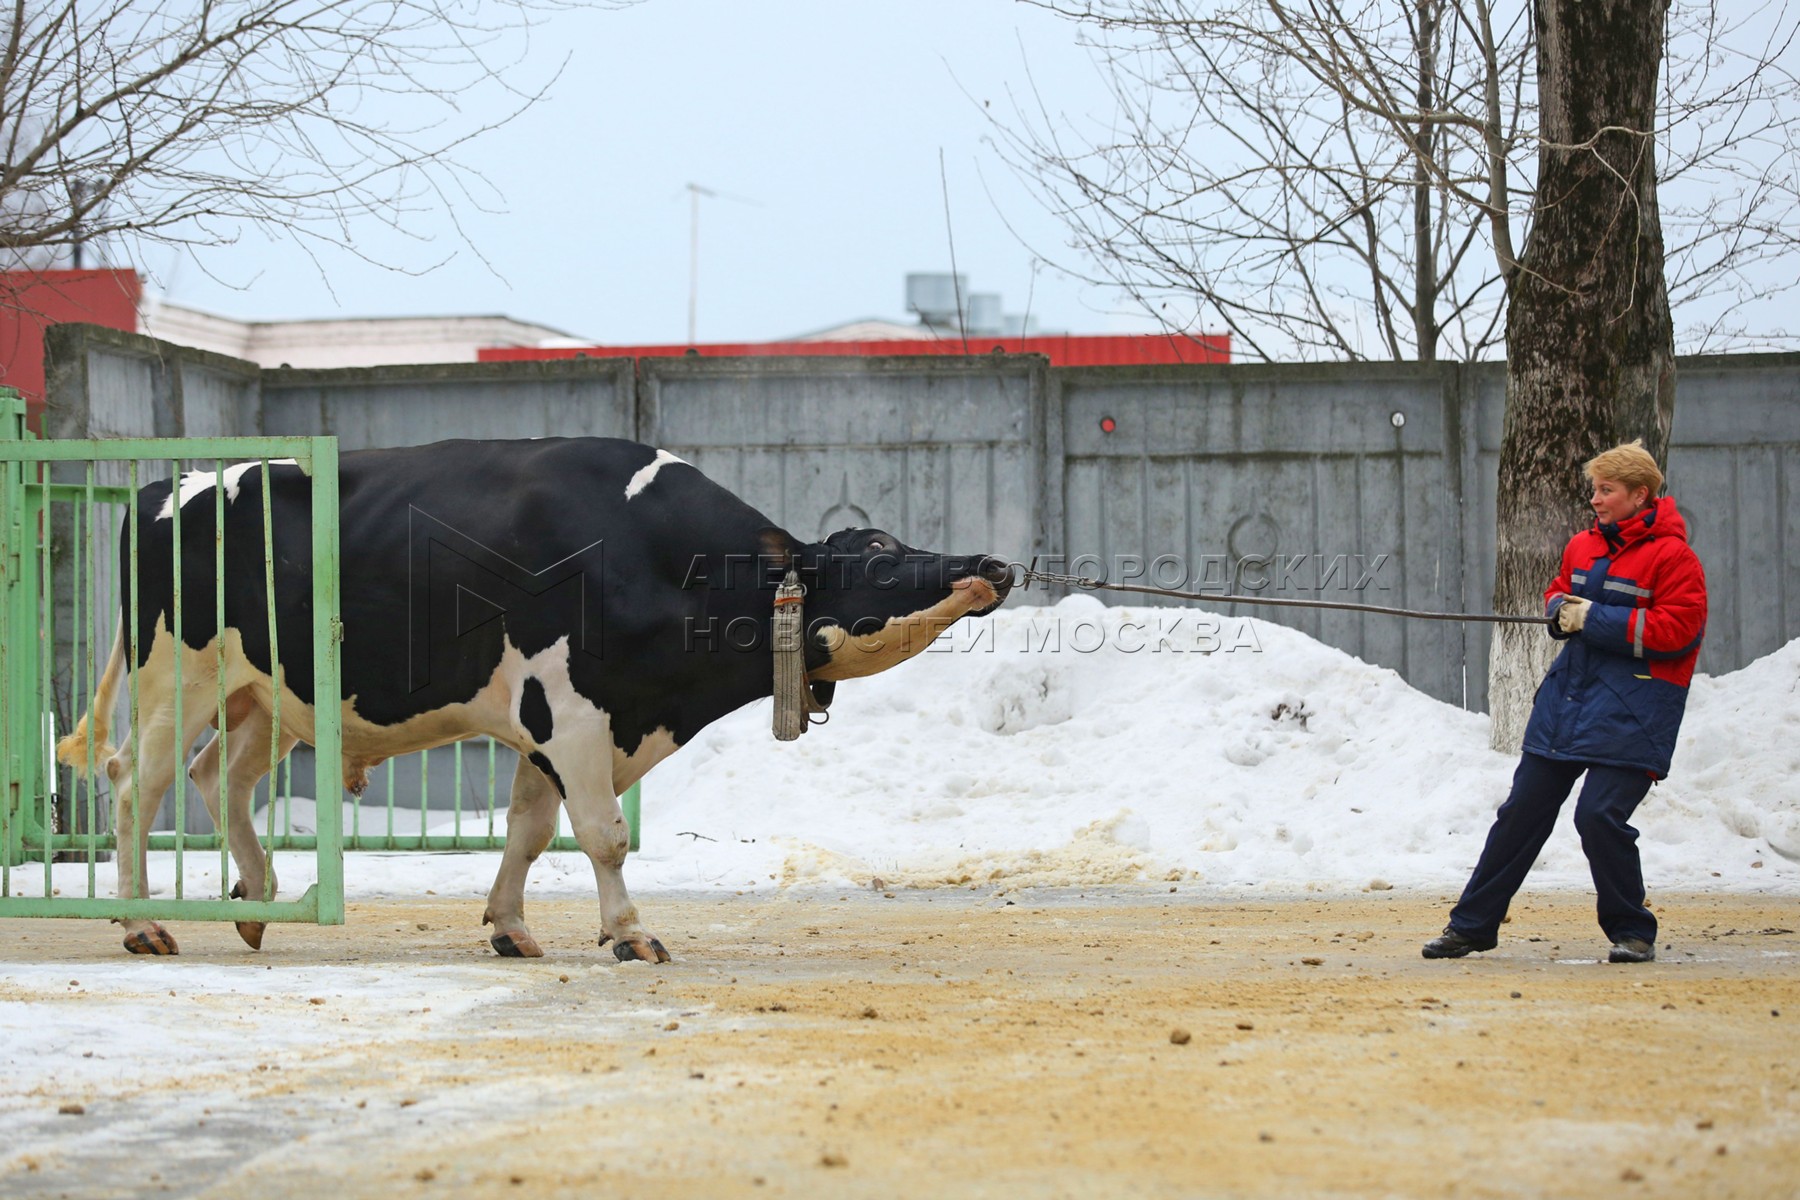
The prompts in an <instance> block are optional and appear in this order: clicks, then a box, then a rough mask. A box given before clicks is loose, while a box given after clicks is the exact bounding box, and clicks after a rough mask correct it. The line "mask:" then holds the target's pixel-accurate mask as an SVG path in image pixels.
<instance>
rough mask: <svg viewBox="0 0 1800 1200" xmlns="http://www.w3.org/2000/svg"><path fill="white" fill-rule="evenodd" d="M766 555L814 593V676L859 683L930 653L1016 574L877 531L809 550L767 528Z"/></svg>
mask: <svg viewBox="0 0 1800 1200" xmlns="http://www.w3.org/2000/svg"><path fill="white" fill-rule="evenodd" d="M763 549H764V552H765V555H766V556H767V560H768V561H772V562H773V563H774V564H775V565H776V566H777V567H778V568H785V567H787V566H791V567H793V568H794V569H795V570H796V571H797V572H798V574H799V576H800V581H801V582H802V583H803V584H805V585H806V630H807V644H806V667H807V677H808V678H809V679H812V680H814V681H816V682H821V683H824V682H831V681H835V680H839V679H855V678H858V677H860V676H863V675H873V674H875V673H876V672H877V671H885V670H887V669H888V668H889V667H891V666H893V665H894V664H895V663H899V662H903V661H905V660H906V659H908V658H911V657H912V656H913V655H915V654H917V653H919V652H920V651H921V650H924V649H925V647H926V646H928V645H930V644H931V642H932V639H934V638H936V637H937V636H938V634H940V633H942V632H943V631H944V630H946V629H948V628H949V627H950V626H951V625H952V624H953V623H955V622H956V621H957V619H959V618H961V617H966V616H976V617H980V616H986V615H987V614H988V613H990V612H992V611H994V609H996V608H998V607H1000V604H1001V602H1002V601H1004V600H1005V599H1006V594H1007V592H1008V591H1009V590H1011V588H1012V567H1011V566H1010V565H1009V564H1008V563H1006V562H1004V561H1003V560H1001V559H998V558H994V557H992V556H991V555H986V554H933V553H931V552H929V551H925V550H915V549H913V548H912V547H910V546H907V545H903V544H902V543H901V541H900V539H898V538H896V537H895V536H894V535H893V534H891V533H884V532H883V531H881V530H879V529H846V530H843V531H842V532H840V533H834V534H832V535H831V536H830V537H828V538H826V539H825V540H824V541H823V542H814V543H812V544H810V545H801V544H799V543H797V542H795V541H794V540H793V539H792V538H791V537H789V536H788V535H787V534H786V533H783V532H782V531H781V530H779V529H770V530H766V531H765V532H764V534H763Z"/></svg>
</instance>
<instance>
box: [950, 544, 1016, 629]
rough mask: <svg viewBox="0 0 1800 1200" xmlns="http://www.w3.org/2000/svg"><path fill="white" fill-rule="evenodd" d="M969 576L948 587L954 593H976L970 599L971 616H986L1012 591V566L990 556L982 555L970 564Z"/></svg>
mask: <svg viewBox="0 0 1800 1200" xmlns="http://www.w3.org/2000/svg"><path fill="white" fill-rule="evenodd" d="M971 566H972V571H971V573H970V574H968V575H965V576H963V577H962V578H961V579H958V580H956V581H955V582H954V583H952V584H951V585H950V586H951V588H952V589H953V590H955V591H964V590H967V591H971V592H974V593H976V594H975V595H974V596H973V597H971V599H972V600H973V602H974V603H973V605H972V607H971V608H970V613H971V615H973V616H978V617H980V616H986V615H987V614H988V613H990V612H992V611H993V610H994V609H996V608H998V607H1000V605H1001V603H1002V602H1003V601H1004V600H1005V599H1006V594H1007V593H1008V592H1010V591H1011V590H1012V585H1013V569H1012V564H1011V563H1008V562H1006V561H1004V560H1002V559H998V558H994V557H993V556H992V555H984V556H983V557H982V558H980V559H979V560H978V561H976V562H975V563H973V564H971Z"/></svg>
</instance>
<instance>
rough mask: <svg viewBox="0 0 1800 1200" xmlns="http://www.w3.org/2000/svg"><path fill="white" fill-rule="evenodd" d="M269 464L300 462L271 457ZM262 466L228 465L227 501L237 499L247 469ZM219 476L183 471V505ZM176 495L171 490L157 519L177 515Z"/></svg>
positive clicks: (252, 469) (184, 506) (226, 480)
mask: <svg viewBox="0 0 1800 1200" xmlns="http://www.w3.org/2000/svg"><path fill="white" fill-rule="evenodd" d="M269 465H270V466H271V467H292V466H297V465H298V464H296V463H295V462H294V460H293V459H291V458H271V459H270V460H269ZM261 468H262V463H261V462H260V461H259V462H247V463H233V464H232V465H231V466H229V467H226V468H225V472H224V474H225V499H226V500H227V501H231V500H236V499H237V497H238V482H239V481H240V480H242V479H243V477H244V472H245V471H255V470H260V469H261ZM218 478H219V473H218V472H217V471H185V472H183V473H182V476H181V489H180V496H181V507H183V508H186V507H187V502H188V501H189V500H192V499H193V498H194V497H195V496H198V495H199V494H200V493H202V492H206V491H210V490H211V489H212V486H213V484H214V483H215V482H216V481H217V480H218ZM175 496H176V493H175V492H173V491H171V492H170V493H169V498H168V499H166V500H164V501H163V506H162V508H161V509H160V510H159V511H158V512H157V514H156V519H157V520H159V521H168V520H171V519H173V518H174V516H175Z"/></svg>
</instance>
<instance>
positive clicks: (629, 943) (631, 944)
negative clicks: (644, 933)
mask: <svg viewBox="0 0 1800 1200" xmlns="http://www.w3.org/2000/svg"><path fill="white" fill-rule="evenodd" d="M606 942H607V938H606V937H605V935H602V936H601V938H600V944H601V945H602V946H604V945H606ZM613 957H614V958H616V959H618V960H619V961H620V962H630V961H632V960H633V959H637V960H638V961H640V962H647V963H666V962H671V961H673V960H671V959H670V958H669V952H668V951H667V950H664V949H663V944H662V943H661V942H659V941H657V940H656V939H655V938H653V937H637V938H626V939H625V940H624V941H621V942H619V943H618V944H617V945H615V946H614V947H613Z"/></svg>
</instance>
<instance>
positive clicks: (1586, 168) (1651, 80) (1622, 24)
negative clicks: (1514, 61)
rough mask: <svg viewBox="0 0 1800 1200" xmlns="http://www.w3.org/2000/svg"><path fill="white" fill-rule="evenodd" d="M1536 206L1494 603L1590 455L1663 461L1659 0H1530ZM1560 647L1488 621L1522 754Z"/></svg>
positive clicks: (1503, 713)
mask: <svg viewBox="0 0 1800 1200" xmlns="http://www.w3.org/2000/svg"><path fill="white" fill-rule="evenodd" d="M1533 8H1534V20H1535V23H1536V30H1537V51H1538V95H1539V101H1540V104H1541V122H1542V123H1541V127H1540V138H1541V141H1540V142H1539V146H1538V191H1537V205H1536V209H1535V212H1534V216H1533V224H1532V228H1531V233H1530V235H1529V238H1528V240H1527V243H1526V246H1525V253H1524V256H1523V258H1522V259H1521V260H1520V264H1519V269H1518V271H1517V273H1516V274H1515V275H1514V276H1513V278H1512V281H1511V292H1510V295H1509V298H1508V306H1507V330H1506V349H1507V373H1506V429H1505V435H1504V438H1503V440H1502V442H1501V447H1500V484H1499V493H1498V518H1499V530H1498V537H1497V539H1496V545H1497V551H1498V552H1497V556H1496V561H1495V564H1494V609H1495V611H1496V612H1537V611H1541V610H1542V607H1543V592H1544V589H1545V587H1547V586H1548V585H1549V584H1550V582H1551V580H1553V579H1554V578H1555V577H1556V573H1557V569H1558V564H1559V562H1560V560H1561V555H1562V548H1563V546H1564V545H1565V544H1566V543H1567V542H1568V539H1569V537H1570V535H1571V534H1572V533H1574V531H1575V530H1576V529H1577V528H1579V527H1580V526H1582V525H1583V524H1585V523H1587V521H1589V520H1591V519H1592V518H1591V516H1590V515H1589V510H1588V507H1587V503H1586V501H1587V495H1588V488H1587V481H1586V479H1585V478H1584V477H1583V475H1582V472H1581V464H1582V463H1583V462H1584V461H1586V460H1587V459H1589V458H1591V457H1593V456H1594V455H1595V454H1598V453H1599V452H1600V451H1602V450H1605V449H1607V448H1608V447H1611V446H1614V445H1617V444H1618V443H1620V442H1625V441H1630V440H1631V439H1632V438H1642V439H1643V440H1644V446H1645V447H1646V448H1647V449H1648V450H1649V451H1650V453H1651V454H1652V455H1654V456H1655V457H1656V459H1657V461H1658V462H1659V463H1662V462H1664V461H1665V453H1666V451H1667V449H1668V441H1669V426H1670V423H1671V421H1672V420H1673V419H1674V415H1675V345H1674V341H1675V338H1674V328H1673V324H1672V322H1671V320H1670V316H1669V294H1668V288H1667V285H1666V284H1665V282H1664V279H1663V242H1662V226H1661V222H1660V221H1659V219H1658V217H1657V208H1656V163H1655V141H1654V122H1655V113H1656V94H1657V81H1658V76H1659V72H1660V68H1661V63H1662V48H1663V33H1664V27H1665V24H1666V18H1667V13H1668V4H1667V0H1536V3H1535V4H1534V6H1533ZM1557 649H1558V646H1557V643H1555V642H1553V641H1551V639H1550V638H1549V637H1548V636H1546V634H1545V632H1544V631H1543V630H1541V629H1534V628H1532V627H1530V626H1522V625H1502V626H1496V628H1495V637H1494V641H1493V654H1492V657H1491V659H1490V664H1489V665H1490V671H1489V680H1490V683H1489V689H1488V703H1489V708H1490V711H1491V712H1492V713H1493V716H1494V723H1493V745H1494V748H1495V749H1497V750H1504V751H1508V752H1516V751H1517V750H1518V749H1519V746H1520V743H1521V741H1522V740H1523V737H1524V732H1525V722H1526V719H1527V717H1528V716H1529V715H1530V711H1531V700H1532V696H1533V695H1534V693H1535V691H1536V689H1537V685H1538V682H1539V680H1541V679H1542V678H1543V675H1544V672H1545V671H1546V670H1547V669H1548V668H1549V665H1550V661H1551V660H1552V659H1553V658H1554V657H1555V656H1556V651H1557Z"/></svg>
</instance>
